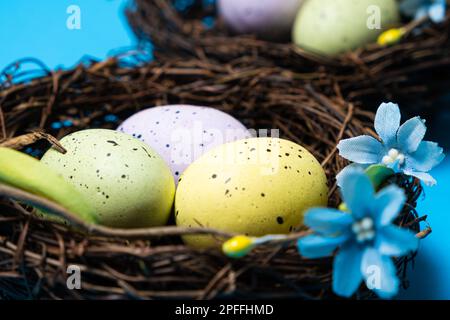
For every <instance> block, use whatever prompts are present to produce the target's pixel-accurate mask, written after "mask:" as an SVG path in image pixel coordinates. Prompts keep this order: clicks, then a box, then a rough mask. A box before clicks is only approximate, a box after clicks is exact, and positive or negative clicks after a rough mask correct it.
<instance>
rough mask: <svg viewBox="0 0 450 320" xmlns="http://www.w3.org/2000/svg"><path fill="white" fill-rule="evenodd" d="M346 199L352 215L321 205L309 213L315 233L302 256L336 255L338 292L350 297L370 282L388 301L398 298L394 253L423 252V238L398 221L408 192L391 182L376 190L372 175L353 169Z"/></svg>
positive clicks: (301, 245)
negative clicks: (400, 224)
mask: <svg viewBox="0 0 450 320" xmlns="http://www.w3.org/2000/svg"><path fill="white" fill-rule="evenodd" d="M341 194H342V198H343V200H344V201H345V203H346V205H347V208H348V210H349V212H350V213H348V212H342V211H339V210H336V209H330V208H316V209H311V210H309V211H308V212H307V213H306V215H305V221H304V222H305V224H306V225H307V226H308V227H309V228H311V229H312V230H313V231H314V233H313V234H312V235H310V236H307V237H304V238H300V239H299V240H298V243H297V245H298V249H299V251H300V254H302V255H303V256H304V257H307V258H313V259H315V258H322V257H327V256H331V255H332V254H333V253H334V251H335V250H336V249H337V248H339V250H338V251H337V254H336V256H335V259H334V263H333V290H334V292H335V293H336V294H338V295H340V296H344V297H350V296H352V295H353V293H355V291H356V290H357V289H358V288H359V286H360V285H361V282H362V281H363V280H365V282H366V285H367V287H368V288H369V289H372V290H374V291H375V292H376V293H377V294H378V296H380V297H381V298H383V299H388V298H392V297H394V296H395V295H396V294H397V292H398V288H399V280H398V278H397V275H396V268H395V265H394V262H393V261H392V258H391V257H393V256H395V257H399V256H403V255H406V254H407V253H408V252H411V251H415V250H417V247H418V244H419V240H418V239H417V237H416V236H415V235H414V234H413V233H412V232H411V231H409V230H405V229H401V228H399V227H397V226H395V225H393V224H392V222H393V220H394V219H395V218H396V217H397V215H398V214H399V212H400V211H401V209H402V208H403V205H404V203H405V198H406V197H405V194H404V192H403V190H402V189H400V188H399V187H397V186H393V185H391V186H389V187H386V188H384V189H383V190H381V191H380V192H379V193H377V194H375V191H374V189H373V186H372V183H371V181H370V180H369V178H368V177H367V175H366V174H365V173H364V172H363V171H361V170H359V169H353V170H349V171H348V173H347V174H346V175H345V176H344V177H343V178H342V187H341Z"/></svg>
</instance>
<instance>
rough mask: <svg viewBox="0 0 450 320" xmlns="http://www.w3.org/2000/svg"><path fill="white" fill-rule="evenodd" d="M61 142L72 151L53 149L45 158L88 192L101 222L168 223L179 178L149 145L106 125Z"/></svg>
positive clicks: (128, 224) (141, 225)
mask: <svg viewBox="0 0 450 320" xmlns="http://www.w3.org/2000/svg"><path fill="white" fill-rule="evenodd" d="M60 142H61V144H62V145H63V147H64V148H65V149H66V150H67V153H65V154H62V153H60V152H58V151H56V150H54V149H50V150H48V151H47V152H46V153H45V154H44V156H43V157H42V159H41V161H42V162H43V163H44V164H46V165H47V166H49V167H51V168H52V169H53V170H55V171H56V172H57V173H59V174H60V175H61V176H62V177H63V178H64V179H66V180H67V181H68V182H69V183H71V184H72V185H73V186H74V187H75V188H76V189H77V190H78V191H79V192H80V193H81V194H82V195H83V196H84V198H85V199H86V201H88V203H89V204H90V205H91V206H92V207H93V208H94V209H95V210H94V211H95V215H96V220H97V221H98V223H99V224H102V225H106V226H109V227H117V228H144V227H152V226H160V225H164V224H166V223H167V220H168V218H169V216H170V212H171V209H172V205H173V199H174V194H175V183H174V181H173V178H172V174H171V172H170V169H169V167H168V166H167V165H166V163H165V162H164V160H163V159H162V158H161V157H160V156H159V155H158V154H157V153H156V152H155V151H153V150H152V149H151V148H150V147H149V146H148V145H147V144H145V143H144V142H142V141H139V140H138V139H135V138H133V137H130V136H129V135H127V134H124V133H121V132H118V131H113V130H105V129H90V130H82V131H78V132H75V133H72V134H69V135H67V136H65V137H64V138H62V139H61V141H60Z"/></svg>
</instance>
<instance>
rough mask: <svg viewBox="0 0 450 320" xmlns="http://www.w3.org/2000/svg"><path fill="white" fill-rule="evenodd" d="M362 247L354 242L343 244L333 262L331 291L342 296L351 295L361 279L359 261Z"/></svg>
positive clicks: (362, 250)
mask: <svg viewBox="0 0 450 320" xmlns="http://www.w3.org/2000/svg"><path fill="white" fill-rule="evenodd" d="M363 253H364V248H363V247H361V246H358V245H357V244H356V243H354V242H353V243H349V244H346V245H344V246H343V247H342V248H341V249H340V250H339V252H338V254H337V255H336V258H335V259H334V262H333V291H334V292H335V293H336V294H338V295H340V296H343V297H351V296H352V295H353V293H355V291H356V290H358V288H359V285H360V284H361V281H362V279H363V276H362V274H361V262H362V258H363Z"/></svg>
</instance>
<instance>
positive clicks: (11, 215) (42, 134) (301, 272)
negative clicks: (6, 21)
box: [0, 57, 422, 299]
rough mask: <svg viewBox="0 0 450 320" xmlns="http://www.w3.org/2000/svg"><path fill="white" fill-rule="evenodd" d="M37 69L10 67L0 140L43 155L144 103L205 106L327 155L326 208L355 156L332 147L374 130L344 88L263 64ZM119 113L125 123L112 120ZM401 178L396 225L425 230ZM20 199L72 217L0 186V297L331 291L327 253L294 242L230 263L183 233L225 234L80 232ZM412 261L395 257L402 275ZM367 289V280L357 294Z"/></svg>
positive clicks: (410, 185) (412, 185) (411, 190)
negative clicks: (73, 273) (303, 253)
mask: <svg viewBox="0 0 450 320" xmlns="http://www.w3.org/2000/svg"><path fill="white" fill-rule="evenodd" d="M121 61H124V60H121ZM126 61H127V62H128V63H129V62H130V57H128V59H127V60H126ZM17 66H20V62H18V63H17ZM38 66H40V65H38ZM39 70H40V72H43V73H44V75H41V76H39V77H37V78H36V77H34V78H32V79H31V77H32V76H35V73H30V74H23V73H21V72H19V71H17V72H16V73H9V74H4V75H3V76H4V79H3V83H2V87H1V88H2V90H1V91H0V146H6V147H10V148H15V149H19V150H25V151H27V152H29V153H31V154H33V155H35V156H37V157H39V156H40V155H41V154H42V152H43V151H45V150H46V149H47V148H48V147H49V146H50V144H49V143H48V142H50V143H51V144H56V145H57V139H58V138H60V137H62V136H64V135H66V134H68V133H69V132H72V131H76V130H80V129H85V128H98V127H101V128H115V127H116V126H117V125H118V122H120V121H121V120H123V119H125V118H126V117H128V116H129V115H131V114H132V113H134V112H136V111H137V110H140V109H143V108H146V107H151V106H154V105H163V104H176V103H187V104H196V105H208V106H211V107H214V108H218V109H221V110H223V111H225V112H228V113H230V114H232V115H234V116H235V117H237V118H238V119H240V120H241V121H242V122H243V123H245V124H246V125H247V126H248V127H251V128H261V127H262V128H279V129H280V133H281V137H283V138H287V139H290V140H292V141H295V142H297V143H300V144H301V145H303V146H305V147H306V148H307V149H308V150H309V151H311V152H312V153H313V154H314V155H315V156H316V157H317V159H318V160H319V161H320V162H321V163H322V165H323V167H324V169H325V171H326V174H327V177H328V180H329V185H330V186H332V187H331V188H330V202H329V205H330V206H332V207H336V206H337V205H338V204H339V195H338V192H337V190H336V189H337V188H336V186H335V176H336V174H337V173H338V172H339V171H340V170H341V169H342V168H343V167H344V166H345V165H346V164H347V163H346V162H345V161H344V160H343V159H342V158H340V157H339V156H338V154H337V152H336V144H337V143H338V141H339V140H340V139H342V138H348V137H353V136H356V135H360V134H373V133H372V131H371V130H370V129H369V128H370V127H371V125H370V122H372V120H373V114H372V113H370V112H367V111H361V110H360V109H357V108H354V106H353V105H352V104H351V103H348V102H346V101H345V100H344V99H343V98H342V96H341V95H340V90H339V87H338V86H337V85H336V86H334V88H333V89H334V91H333V90H331V88H330V91H333V92H334V94H333V95H329V96H325V95H323V94H322V93H320V92H318V91H316V90H314V89H313V88H312V87H310V86H304V85H303V81H302V80H301V79H297V78H295V77H292V76H291V74H290V73H286V72H285V69H283V68H280V67H278V66H275V65H271V64H267V63H265V62H264V60H262V61H261V62H260V63H257V62H252V63H249V62H246V60H245V59H244V60H236V61H232V62H231V63H228V64H219V65H218V64H215V63H213V62H209V61H207V60H205V59H202V60H198V59H190V60H186V59H165V60H159V61H158V62H154V63H152V64H149V65H138V66H136V65H134V66H132V67H127V66H122V65H121V63H120V61H119V60H118V59H116V58H112V59H109V60H106V61H104V62H99V63H94V62H87V63H84V64H80V65H79V66H78V67H76V68H74V69H73V70H68V71H55V72H50V71H46V70H41V69H39ZM111 116H113V117H112V118H114V117H117V118H118V120H117V121H116V122H111ZM55 123H70V126H64V125H62V126H55V125H54V124H55ZM318 132H320V135H318V134H317V133H318ZM23 170H24V172H26V170H27V168H23ZM393 182H395V183H397V184H398V185H400V186H401V187H402V188H404V190H405V191H406V193H407V195H408V201H407V204H406V206H405V208H404V210H403V212H402V213H401V215H400V216H399V218H398V220H397V223H398V224H399V225H401V226H403V227H405V228H411V229H412V230H414V231H415V232H419V231H420V230H419V221H421V219H422V218H419V217H418V215H417V214H416V212H415V209H414V208H415V206H416V200H417V198H418V197H419V195H420V194H421V187H420V183H419V182H418V181H416V180H413V179H407V178H405V177H402V176H398V177H395V178H394V180H393ZM23 200H27V203H30V202H31V203H37V204H39V205H41V206H43V207H46V208H50V209H52V210H53V211H54V212H57V213H59V214H61V215H63V216H66V217H69V218H71V215H70V213H68V212H66V211H65V210H64V209H62V208H61V207H59V206H57V205H55V204H54V203H51V202H49V201H48V200H45V199H42V198H39V197H37V196H34V195H31V194H28V193H26V192H23V191H21V190H17V189H14V188H11V187H8V186H5V185H1V184H0V297H3V298H52V299H53V298H75V299H78V298H92V299H94V298H95V299H114V298H221V297H251V298H261V297H266V298H268V297H274V298H282V297H302V298H310V299H318V298H332V297H335V296H334V295H333V293H332V290H331V271H332V268H331V259H321V260H308V259H304V258H302V257H300V255H299V254H298V251H297V250H296V248H295V246H294V244H293V243H292V244H280V245H271V246H263V247H261V248H258V249H257V250H255V251H254V252H252V253H250V254H249V256H248V257H246V258H243V259H240V260H232V259H229V258H227V257H225V256H224V255H223V254H222V253H221V252H220V251H215V250H206V251H199V250H194V249H191V248H189V247H187V246H185V245H184V244H183V242H182V241H181V240H180V237H179V236H180V235H181V234H185V233H187V232H198V231H201V232H206V233H218V232H217V231H214V230H206V229H201V230H197V229H191V230H190V231H189V230H186V229H181V228H177V227H175V226H167V227H161V228H152V229H144V230H121V229H109V228H103V227H92V226H85V225H83V224H79V227H80V228H79V229H77V230H83V232H79V231H73V230H71V229H69V228H67V227H66V226H64V225H59V224H57V223H55V222H49V221H43V220H42V218H38V217H37V216H36V215H35V214H34V212H35V210H34V209H33V208H32V207H31V206H28V205H24V204H23V203H24V202H23ZM72 221H73V220H72ZM73 222H74V223H78V221H73ZM302 234H303V233H302V232H300V233H299V234H294V235H292V238H295V237H298V236H301V235H302ZM410 259H411V256H409V257H405V258H402V259H399V260H397V266H398V270H399V276H400V278H401V279H403V280H404V281H406V277H405V270H406V264H407V262H408V261H409V260H410ZM69 265H77V266H79V267H80V269H81V272H82V289H81V290H69V289H68V288H67V286H66V277H67V276H68V274H67V273H66V271H67V267H68V266H69ZM405 283H406V282H405ZM368 296H370V294H369V292H368V291H367V289H363V288H361V290H360V291H359V292H358V293H357V295H356V297H359V298H361V297H368Z"/></svg>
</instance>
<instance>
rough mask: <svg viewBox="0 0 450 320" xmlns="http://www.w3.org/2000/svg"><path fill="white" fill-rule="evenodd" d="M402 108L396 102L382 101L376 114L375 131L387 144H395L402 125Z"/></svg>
mask: <svg viewBox="0 0 450 320" xmlns="http://www.w3.org/2000/svg"><path fill="white" fill-rule="evenodd" d="M400 118H401V115H400V109H399V108H398V105H396V104H395V103H391V102H390V103H382V104H381V105H380V106H379V108H378V110H377V114H376V116H375V131H376V132H377V133H378V135H379V136H380V138H381V140H383V143H384V145H385V146H394V145H395V144H396V142H397V131H398V128H399V127H400Z"/></svg>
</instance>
